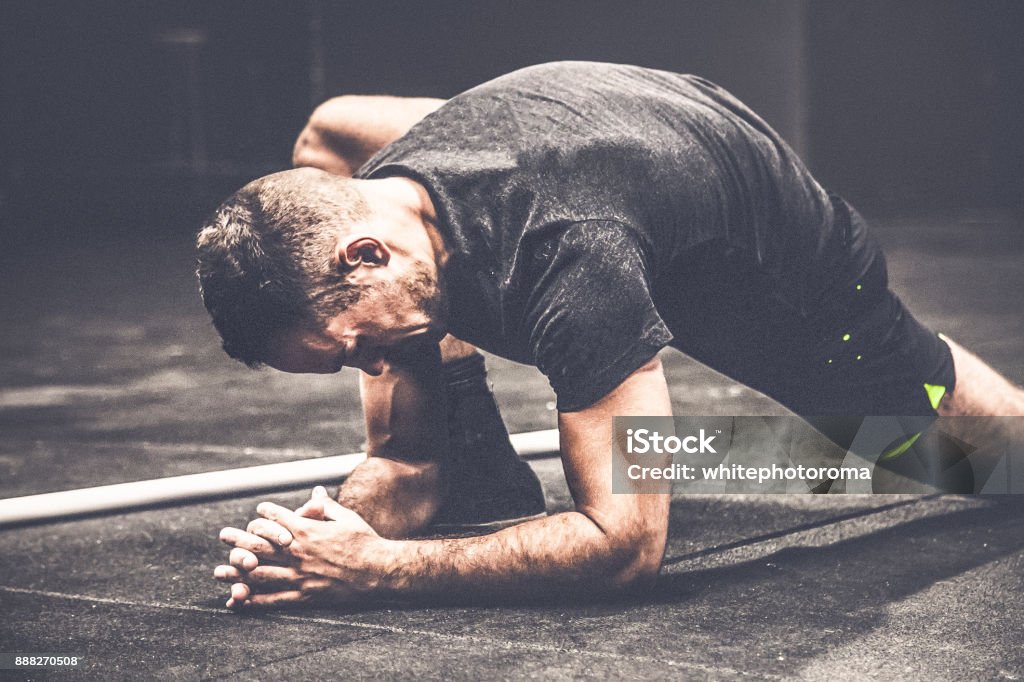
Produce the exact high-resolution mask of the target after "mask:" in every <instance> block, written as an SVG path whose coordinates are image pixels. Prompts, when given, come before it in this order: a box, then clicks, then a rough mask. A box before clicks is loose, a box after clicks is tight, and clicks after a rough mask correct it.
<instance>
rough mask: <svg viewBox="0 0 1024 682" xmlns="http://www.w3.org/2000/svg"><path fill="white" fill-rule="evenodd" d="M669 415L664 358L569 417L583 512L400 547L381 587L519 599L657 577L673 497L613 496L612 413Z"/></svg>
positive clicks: (565, 427)
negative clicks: (485, 533) (484, 534)
mask: <svg viewBox="0 0 1024 682" xmlns="http://www.w3.org/2000/svg"><path fill="white" fill-rule="evenodd" d="M669 414H671V406H670V403H669V397H668V390H667V387H666V385H665V378H664V375H663V373H662V369H661V364H660V361H658V360H657V358H655V359H654V360H653V361H652V362H650V363H648V365H646V366H645V367H643V368H641V369H640V370H638V371H637V372H635V373H634V374H632V375H631V376H630V377H629V378H628V379H626V381H625V382H623V383H622V384H621V385H620V386H619V387H618V388H617V389H616V390H615V391H613V392H612V393H611V394H609V395H608V396H606V397H605V398H604V399H603V400H602V401H600V402H599V403H597V404H596V405H594V406H593V407H591V408H589V409H587V410H584V411H582V412H577V413H564V414H561V415H560V416H559V429H560V432H561V449H562V460H563V467H564V469H565V475H566V480H567V481H568V483H569V487H570V490H571V491H572V494H573V500H574V501H575V503H576V509H575V511H572V512H567V513H563V514H556V515H554V516H550V517H548V518H545V519H542V520H537V521H531V522H528V523H524V524H521V525H519V526H514V527H512V528H508V529H506V530H503V531H500V532H498V533H494V534H493V535H487V536H483V537H479V538H469V539H451V540H427V541H415V542H398V543H391V544H390V552H389V554H390V557H389V559H390V567H389V570H388V572H387V573H386V576H385V578H384V580H383V582H382V585H381V589H383V590H385V591H387V592H393V593H395V594H398V595H410V596H412V595H416V596H438V595H443V594H445V593H448V592H449V591H458V592H459V593H462V594H466V593H470V594H474V595H476V596H505V597H513V598H514V597H517V596H519V597H535V596H538V595H542V594H546V593H565V591H566V590H569V591H573V592H585V593H590V594H593V593H594V592H595V591H614V590H617V589H620V588H623V587H629V586H635V585H638V584H640V585H643V584H646V583H649V582H651V581H653V579H654V578H655V577H656V576H657V573H658V569H659V567H660V565H661V558H662V554H663V553H664V549H665V541H666V537H667V533H668V508H669V496H668V495H667V494H644V495H641V494H613V493H612V491H611V481H612V458H611V442H612V417H613V416H628V415H652V416H659V415H669Z"/></svg>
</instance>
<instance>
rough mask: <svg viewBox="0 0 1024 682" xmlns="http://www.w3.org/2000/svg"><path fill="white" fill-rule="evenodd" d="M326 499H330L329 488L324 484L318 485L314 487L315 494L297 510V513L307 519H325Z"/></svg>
mask: <svg viewBox="0 0 1024 682" xmlns="http://www.w3.org/2000/svg"><path fill="white" fill-rule="evenodd" d="M324 499H330V496H329V495H328V494H327V489H326V488H324V487H323V486H322V485H318V486H317V487H315V488H313V495H312V496H311V497H310V498H309V500H308V501H306V503H305V504H303V505H302V506H301V507H299V508H298V509H296V510H295V513H296V514H298V515H299V516H302V517H304V518H307V519H315V520H317V521H323V520H324V513H323V504H322V501H323V500H324Z"/></svg>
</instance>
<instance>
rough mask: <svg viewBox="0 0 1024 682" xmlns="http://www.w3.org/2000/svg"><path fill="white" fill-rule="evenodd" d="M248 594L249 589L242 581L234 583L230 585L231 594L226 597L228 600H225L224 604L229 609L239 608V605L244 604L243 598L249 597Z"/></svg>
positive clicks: (249, 592)
mask: <svg viewBox="0 0 1024 682" xmlns="http://www.w3.org/2000/svg"><path fill="white" fill-rule="evenodd" d="M250 594H251V590H250V589H249V586H248V585H246V584H244V583H235V584H234V585H232V586H231V596H230V597H228V600H227V602H225V604H224V606H226V607H228V608H229V609H235V608H239V607H240V606H242V605H243V604H245V600H246V599H248V598H249V595H250Z"/></svg>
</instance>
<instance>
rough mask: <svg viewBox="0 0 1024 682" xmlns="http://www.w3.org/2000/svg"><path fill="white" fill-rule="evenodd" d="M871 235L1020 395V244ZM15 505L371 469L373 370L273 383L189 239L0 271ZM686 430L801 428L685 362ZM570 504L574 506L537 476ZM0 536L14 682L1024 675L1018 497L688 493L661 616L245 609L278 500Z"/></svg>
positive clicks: (532, 377) (921, 311)
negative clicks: (233, 603) (198, 281)
mask: <svg viewBox="0 0 1024 682" xmlns="http://www.w3.org/2000/svg"><path fill="white" fill-rule="evenodd" d="M1021 222H1022V221H1020V220H1018V219H1011V218H1007V217H998V216H997V217H991V216H970V215H963V216H956V217H952V218H951V217H946V218H944V219H941V220H934V219H924V218H922V219H915V220H906V219H905V220H887V221H876V223H877V224H876V228H877V231H878V233H879V234H880V236H881V237H882V238H883V242H884V243H885V244H886V247H887V253H888V257H889V263H890V276H891V279H892V286H893V287H894V288H895V289H896V291H897V292H898V293H899V294H900V295H901V296H902V297H903V298H904V300H905V301H906V302H907V303H908V305H909V306H910V307H911V309H912V310H913V311H914V312H915V314H916V315H917V316H918V317H919V318H920V319H922V320H923V321H924V322H926V323H927V324H929V325H930V326H932V327H933V328H935V329H938V330H943V331H945V332H946V333H948V334H949V335H951V336H952V337H953V338H955V339H957V340H959V341H960V342H962V343H963V344H964V345H966V346H968V347H969V348H971V349H973V350H975V351H976V352H977V353H979V354H980V355H981V356H982V357H984V358H985V359H986V360H988V361H989V362H990V363H991V364H993V365H994V366H995V367H997V368H998V369H999V370H1001V371H1003V372H1004V373H1006V374H1007V375H1008V376H1009V377H1010V378H1011V379H1013V380H1014V381H1016V382H1018V383H1019V382H1024V302H1022V298H1021V292H1022V291H1024V225H1022V224H1021ZM0 265H2V269H0V287H2V291H3V292H4V293H3V296H2V298H0V306H2V309H3V315H2V319H3V320H4V323H3V325H2V327H0V496H2V497H13V496H20V495H28V494H33V493H41V492H49V491H55V490H64V489H74V488H81V487H86V486H93V485H102V484H108V483H118V482H124V481H132V480H144V479H151V478H158V477H163V476H172V475H178V474H184V473H194V472H199V471H213V470H219V469H230V468H235V467H242V466H250V465H254V464H263V463H271V462H282V461H288V460H295V459H303V458H308V457H317V456H324V455H333V454H342V453H347V452H354V451H357V450H359V449H360V446H361V439H362V426H361V416H360V412H359V407H358V401H357V395H356V380H357V377H356V372H355V371H354V370H346V371H344V372H342V373H341V374H340V375H337V376H329V377H311V376H288V375H284V374H280V373H276V372H273V371H269V370H267V371H259V372H253V371H250V370H247V369H246V368H245V367H243V366H242V365H239V364H237V363H235V362H233V361H231V360H229V359H228V358H226V357H225V356H224V355H223V354H222V352H221V351H220V348H219V344H218V342H217V340H216V339H215V335H214V332H213V330H212V329H211V327H210V325H209V323H208V321H207V318H206V313H205V311H204V310H203V308H202V305H201V303H200V301H199V299H198V296H197V294H196V285H195V282H194V279H193V277H192V253H191V245H190V242H189V240H188V239H186V238H167V239H156V240H152V239H150V240H145V239H141V238H140V239H137V240H131V241H123V240H122V241H112V242H110V243H106V244H104V243H80V242H74V241H72V242H70V243H68V244H67V245H66V246H65V247H62V248H58V249H54V248H47V249H36V250H34V251H33V250H32V249H28V250H26V251H23V252H18V253H9V252H8V253H5V254H4V255H2V256H0ZM488 362H489V366H490V371H491V376H492V379H493V381H494V383H495V386H496V392H497V394H498V397H499V402H500V403H501V405H502V406H503V412H504V414H505V416H506V420H507V422H508V424H509V427H510V429H511V430H512V431H514V432H520V431H532V430H536V429H548V428H552V427H553V425H554V420H555V414H554V412H553V410H552V404H551V400H552V394H551V393H550V391H549V389H548V388H547V385H546V382H545V380H544V379H543V377H542V376H540V374H539V373H537V372H536V371H535V370H533V369H530V368H525V367H522V366H517V365H514V364H512V363H508V362H504V361H501V360H498V359H495V358H490V359H489V360H488ZM665 362H666V366H667V373H668V377H669V381H670V384H671V386H672V391H673V399H674V402H675V409H676V413H677V414H722V415H736V414H784V413H785V411H784V410H782V408H780V407H779V406H777V405H776V404H774V403H772V402H771V401H769V400H767V399H766V398H764V397H763V396H760V395H758V394H756V393H754V392H752V391H750V390H749V389H746V388H744V387H742V386H738V385H736V384H733V383H732V382H730V381H729V380H728V379H726V378H724V377H722V376H720V375H718V374H715V373H714V372H711V371H709V370H706V369H704V368H701V367H700V366H698V365H696V364H695V363H693V362H692V361H690V360H688V359H686V358H684V357H682V356H681V355H679V354H678V353H666V355H665ZM533 466H534V467H535V469H536V470H537V472H538V474H539V475H540V477H541V479H542V481H543V484H544V487H545V491H546V494H547V499H548V505H549V509H550V510H551V511H555V510H560V509H566V508H568V507H569V505H570V500H569V497H568V492H567V490H566V488H565V483H564V479H563V477H562V473H561V468H560V465H559V463H558V460H557V459H551V458H547V459H538V460H534V461H533ZM306 494H307V491H292V492H282V493H279V494H272V495H260V496H257V497H248V498H244V499H224V500H221V501H217V502H208V503H202V504H191V505H182V506H172V507H164V508H158V509H150V510H145V511H135V512H130V513H122V514H117V515H106V516H99V517H92V518H85V519H78V520H66V521H62V522H56V523H46V524H40V525H34V526H27V527H20V528H13V529H6V530H2V531H0V546H2V548H3V551H2V552H0V614H2V617H0V652H8V653H19V652H24V653H33V652H36V653H66V654H71V655H77V656H80V657H81V658H82V664H81V665H80V666H79V668H78V669H77V670H76V671H74V672H69V671H32V672H24V671H0V678H3V679H8V678H9V679H63V678H68V677H71V678H82V679H102V680H118V679H151V678H158V679H182V680H192V679H219V678H244V679H275V680H280V679H327V678H332V679H336V678H339V677H341V678H342V679H349V678H351V679H370V678H377V679H385V678H395V677H397V678H428V679H429V678H450V679H494V678H499V679H505V678H509V679H522V678H543V679H578V678H623V679H649V678H674V679H715V680H717V679H744V678H751V679H778V678H783V679H811V680H820V679H829V680H847V679H850V680H859V679H880V680H881V679H885V680H888V679H927V680H964V679H968V680H993V679H1005V680H1018V679H1024V653H1022V649H1021V642H1022V641H1024V625H1022V624H1021V622H1022V621H1021V618H1020V615H1021V613H1024V499H1022V498H1017V497H1012V496H1006V497H995V496H993V497H984V498H982V497H969V496H953V495H932V496H881V495H880V496H842V495H835V496H788V495H775V496H768V495H765V496H740V495H733V496H730V495H719V496H677V497H676V498H675V499H674V501H673V506H672V519H671V531H670V540H669V547H668V551H667V554H666V561H665V565H664V568H663V570H662V576H661V578H660V579H659V581H658V584H657V586H656V588H655V589H654V591H653V592H652V593H651V594H650V595H649V597H647V598H645V599H643V600H641V601H636V600H631V601H621V602H614V603H603V604H589V605H587V604H566V603H562V604H557V603H556V604H550V605H532V606H528V607H507V606H506V607H479V608H467V607H459V608H451V607H446V606H443V605H436V606H416V607H410V606H402V605H398V604H387V605H382V606H379V607H376V608H363V609H360V610H354V611H344V610H324V609H315V610H306V611H289V612H279V613H267V614H260V615H255V616H239V615H236V614H233V613H230V612H228V611H227V610H226V609H224V608H223V604H224V601H225V598H226V592H225V589H224V588H223V586H221V585H220V584H219V583H217V582H215V581H214V580H213V579H212V571H213V567H214V566H215V565H216V564H217V563H219V562H220V561H221V560H222V559H223V558H224V557H225V556H226V550H225V547H224V546H223V545H221V544H220V543H219V542H218V541H217V532H218V530H219V529H220V528H221V527H222V526H225V525H243V526H244V524H245V523H246V522H247V521H248V520H249V519H250V518H252V516H253V515H254V510H255V506H256V504H257V502H259V501H260V500H262V499H273V500H276V501H279V502H281V503H283V504H288V505H297V504H298V503H299V502H300V501H302V500H303V499H304V498H305V496H306Z"/></svg>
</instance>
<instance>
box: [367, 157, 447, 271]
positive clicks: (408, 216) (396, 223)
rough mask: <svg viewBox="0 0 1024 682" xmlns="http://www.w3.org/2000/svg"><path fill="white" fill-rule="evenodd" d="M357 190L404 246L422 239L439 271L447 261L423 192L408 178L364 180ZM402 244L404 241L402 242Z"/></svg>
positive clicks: (431, 205) (430, 204)
mask: <svg viewBox="0 0 1024 682" xmlns="http://www.w3.org/2000/svg"><path fill="white" fill-rule="evenodd" d="M363 183H364V184H363V186H362V187H361V188H360V190H361V191H362V193H363V196H364V197H365V198H366V201H367V203H369V205H370V209H371V210H372V211H373V212H374V214H375V215H376V216H377V217H378V218H379V219H381V220H383V221H384V222H385V224H387V225H388V228H389V229H390V230H393V231H395V232H397V233H399V234H401V235H402V237H411V238H412V239H411V240H410V241H409V242H407V243H411V244H415V243H418V242H420V238H421V237H425V238H426V240H427V242H428V243H429V246H430V249H431V251H432V252H433V256H434V260H435V262H436V263H437V265H438V267H439V268H443V267H444V264H445V262H446V261H447V260H448V247H447V245H446V244H445V242H444V238H443V237H442V235H441V232H440V231H439V230H438V229H437V211H436V210H435V208H434V203H433V201H431V199H430V193H429V192H427V189H426V188H425V187H424V186H423V185H421V184H419V183H418V182H416V181H415V180H410V179H408V178H401V177H393V178H383V179H380V180H364V181H363ZM403 241H405V240H404V239H403Z"/></svg>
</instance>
